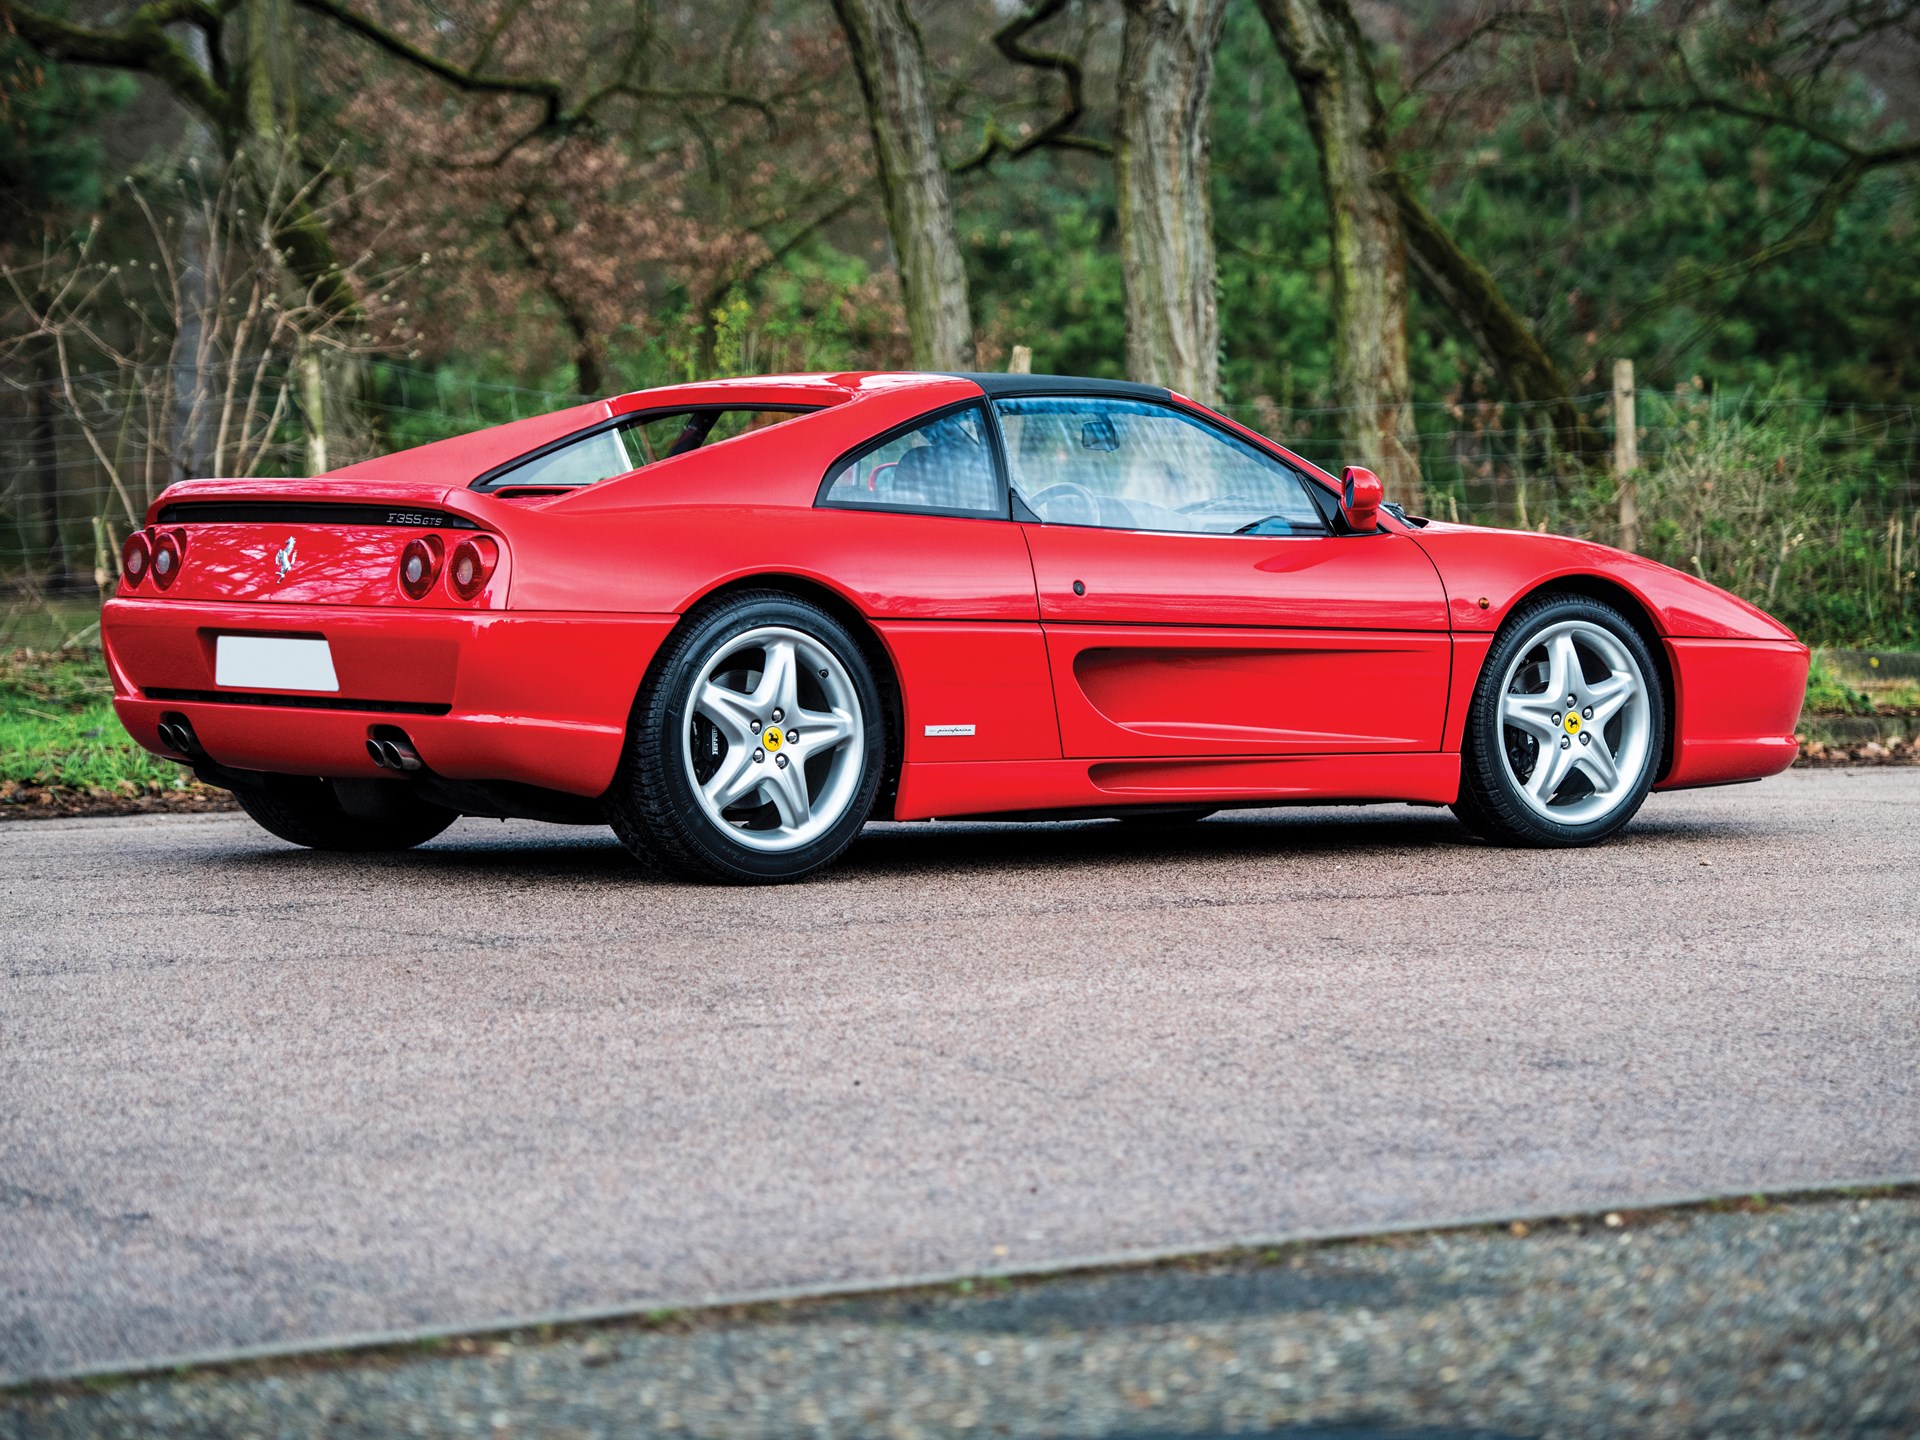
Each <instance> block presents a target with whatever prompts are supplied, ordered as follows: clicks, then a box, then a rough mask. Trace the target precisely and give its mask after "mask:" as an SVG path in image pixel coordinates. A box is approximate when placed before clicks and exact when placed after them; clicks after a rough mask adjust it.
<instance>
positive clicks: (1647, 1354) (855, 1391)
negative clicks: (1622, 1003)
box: [0, 1199, 1920, 1440]
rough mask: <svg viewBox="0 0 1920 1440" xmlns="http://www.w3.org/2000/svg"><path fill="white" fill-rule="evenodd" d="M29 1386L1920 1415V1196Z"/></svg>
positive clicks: (1734, 1415)
mask: <svg viewBox="0 0 1920 1440" xmlns="http://www.w3.org/2000/svg"><path fill="white" fill-rule="evenodd" d="M1609 1218H1611V1219H1612V1220H1614V1221H1618V1222H1619V1223H1618V1224H1617V1226H1616V1225H1609V1224H1608V1223H1606V1221H1605V1220H1601V1221H1598V1222H1595V1221H1591V1220H1590V1221H1588V1222H1586V1223H1584V1224H1574V1225H1553V1226H1549V1227H1545V1228H1543V1229H1542V1230H1540V1231H1538V1232H1536V1233H1534V1234H1532V1235H1530V1236H1528V1237H1526V1238H1518V1237H1515V1236H1512V1235H1508V1234H1504V1233H1499V1232H1493V1233H1489V1232H1486V1231H1477V1232H1468V1233H1453V1234H1440V1235H1427V1236H1419V1237H1409V1238H1407V1239H1404V1240H1400V1241H1394V1242H1387V1243H1375V1244H1357V1245H1344V1246H1332V1247H1308V1248H1301V1249H1297V1250H1291V1251H1283V1252H1279V1253H1276V1254H1272V1255H1268V1256H1247V1257H1240V1258H1236V1259H1231V1260H1224V1261H1221V1260H1215V1261H1200V1262H1192V1263H1188V1264H1185V1265H1181V1266H1167V1267H1161V1268H1157V1269H1150V1270H1143V1271H1128V1272H1120V1273H1111V1274H1103V1275H1095V1276H1085V1277H1073V1278H1067V1279H1058V1280H1052V1281H1046V1282H1041V1283H1036V1284H1022V1285H1016V1286H1009V1287H1006V1288H1005V1289H1001V1290H995V1289H993V1288H991V1287H987V1288H984V1289H976V1290H975V1291H974V1292H973V1293H971V1294H966V1295H962V1294H958V1293H954V1292H952V1291H951V1290H949V1291H947V1292H945V1293H933V1292H921V1293H917V1294H909V1295H904V1296H898V1297H886V1298H878V1299H872V1300H866V1301H859V1302H832V1303H818V1302H817V1303H811V1304H803V1305H795V1306H781V1307H765V1308H764V1309H762V1310H761V1311H760V1312H759V1313H757V1314H740V1313H734V1314H729V1315H724V1316H719V1317H693V1318H691V1319H689V1320H687V1321H684V1322H675V1321H670V1322H666V1323H664V1324H656V1325H651V1326H638V1325H608V1326H599V1327H592V1328H586V1329H581V1330H577V1331H574V1332H570V1333H566V1334H563V1335H561V1336H560V1337H558V1338H548V1339H544V1340H543V1339H541V1338H539V1337H537V1336H534V1335H530V1334H528V1335H519V1336H514V1337H509V1338H504V1339H483V1340H475V1341H466V1342H455V1343H453V1344H450V1345H447V1346H444V1347H441V1348H440V1349H438V1350H437V1351H435V1352H433V1353H424V1352H419V1351H415V1352H412V1353H406V1352H397V1353H389V1354H386V1355H382V1356H375V1357H366V1358H363V1359H360V1360H358V1361H354V1360H348V1361H346V1362H344V1363H339V1364H329V1363H324V1362H322V1363H308V1364H276V1365H265V1366H247V1367H241V1368H238V1369H236V1370H234V1371H231V1372H228V1373H225V1374H210V1375H202V1376H195V1377H190V1378H185V1379H163V1380H146V1381H141V1382H138V1383H133V1384H128V1385H125V1386H121V1387H118V1388H114V1389H110V1390H105V1391H95V1392H91V1393H90V1392H88V1391H85V1390H81V1389H77V1388H74V1389H69V1390H67V1391H66V1392H64V1393H41V1394H35V1395H26V1396H22V1397H19V1398H16V1399H14V1400H13V1401H12V1402H11V1403H8V1402H7V1401H5V1400H0V1437H6V1440H15V1437H18V1440H26V1437H28V1436H35V1437H51V1436H68V1435H72V1436H83V1435H84V1436H91V1435H164V1434H174V1435H188V1434H191V1435H205V1436H229V1435H231V1436H270V1435H279V1436H300V1435H314V1434H321V1433H324V1434H326V1435H329V1436H334V1437H346V1436H389V1435H402V1434H409V1435H473V1434H480V1435H492V1436H512V1435H547V1436H560V1435H566V1436H597V1435H607V1436H613V1435H621V1436H627V1435H631V1436H651V1435H661V1434H683V1435H695V1436H698V1435H715V1436H721V1435H724V1436H740V1437H744V1436H762V1435H764V1436H792V1435H834V1436H864V1435H871V1436H882V1437H890V1440H891V1437H904V1436H913V1435H946V1434H956V1433H962V1434H977V1435H1007V1436H1024V1435H1059V1436H1113V1437H1118V1436H1132V1437H1146V1436H1173V1435H1220V1434H1263V1435H1269V1436H1276V1437H1288V1440H1305V1437H1308V1436H1315V1437H1328V1440H1334V1437H1337V1440H1369V1437H1388V1436H1393V1437H1399V1440H1407V1437H1415V1436H1419V1437H1429V1440H1465V1437H1468V1436H1488V1437H1493V1436H1519V1435H1554V1436H1619V1435H1635V1436H1690V1435H1702V1436H1706V1435H1738V1436H1768V1435H1848V1436H1862V1435H1885V1436H1889V1437H1891V1436H1908V1435H1912V1434H1914V1433H1915V1432H1916V1431H1920V1371H1917V1370H1916V1368H1915V1366H1914V1363H1913V1361H1914V1358H1915V1356H1916V1355H1920V1200H1915V1199H1878V1200H1872V1201H1865V1200H1862V1201H1823V1202H1799V1203H1794V1204H1790V1205H1785V1206H1775V1207H1771V1208H1768V1209H1764V1210H1761V1211H1759V1212H1758V1213H1750V1214H1741V1213H1712V1212H1698V1211H1696V1212H1690V1213H1684V1214H1677V1215H1669V1216H1665V1217H1654V1218H1651V1219H1650V1220H1643V1217H1640V1216H1637V1215H1633V1214H1631V1213H1629V1214H1627V1215H1625V1216H1618V1215H1616V1216H1613V1217H1609Z"/></svg>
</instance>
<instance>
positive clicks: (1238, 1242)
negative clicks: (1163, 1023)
mask: <svg viewBox="0 0 1920 1440" xmlns="http://www.w3.org/2000/svg"><path fill="white" fill-rule="evenodd" d="M1862 1191H1879V1192H1884V1191H1894V1192H1896V1197H1887V1198H1897V1196H1898V1195H1904V1194H1905V1193H1906V1192H1914V1193H1916V1194H1920V1174H1907V1175H1894V1176H1879V1177H1874V1178H1870V1179H1860V1180H1828V1181H1818V1182H1812V1183H1795V1184H1789V1185H1784V1186H1781V1187H1779V1188H1768V1187H1759V1188H1743V1189H1739V1190H1710V1191H1698V1192H1691V1193H1687V1194H1681V1195H1656V1196H1649V1197H1645V1198H1639V1199H1621V1200H1615V1201H1611V1202H1609V1203H1606V1204H1600V1205H1593V1206H1591V1207H1588V1208H1582V1209H1577V1210H1547V1211H1525V1210H1519V1211H1516V1210H1491V1211H1484V1212H1476V1213H1471V1214H1467V1215H1462V1216H1454V1217H1449V1218H1445V1219H1438V1220H1407V1221H1397V1222H1394V1223H1392V1224H1387V1225H1377V1226H1370V1227H1368V1228H1365V1229H1357V1230H1356V1229H1341V1228H1335V1229H1321V1230H1314V1229H1308V1230H1298V1231H1281V1232H1277V1233H1272V1234H1265V1235H1254V1236H1246V1237H1239V1238H1234V1239H1227V1240H1221V1241H1217V1242H1213V1243H1209V1244H1205V1245H1197V1246H1196V1245H1184V1246H1180V1245H1175V1246H1164V1247H1154V1248H1149V1249H1143V1250H1126V1251H1115V1252H1110V1253H1105V1254H1094V1255H1082V1256H1075V1257H1071V1258H1068V1259H1062V1260H1051V1261H1045V1262H1042V1263H1039V1264H1027V1265H1008V1266H994V1267H987V1268H984V1269H978V1270H946V1271H934V1272H929V1273H925V1274H920V1275H908V1276H893V1277H889V1278H886V1279H877V1280H856V1281H847V1282H843V1283H839V1284H819V1285H792V1286H775V1287H772V1288H768V1289H763V1290H742V1291H733V1292H713V1293H709V1294H705V1295H697V1296H691V1297H682V1298H679V1299H673V1298H660V1299H655V1300H649V1301H646V1302H644V1303H642V1302H638V1301H628V1302H625V1303H623V1304H618V1305H606V1306H592V1307H588V1308H585V1309H573V1310H552V1311H537V1312H533V1313H530V1314H525V1315H517V1316H512V1317H508V1318H504V1319H499V1320H486V1321H479V1322H469V1323H467V1324H464V1325H432V1326H422V1327H419V1328H415V1329H402V1330H378V1331H362V1332H359V1333H356V1334H350V1335H336V1336H330V1337H321V1338H315V1339H311V1340H293V1341H284V1342H278V1343H273V1344H266V1345H242V1346H235V1347H233V1348H230V1349H224V1350H202V1351H190V1352H187V1353H184V1354H179V1355H168V1356H160V1357H155V1358H151V1359H145V1360H128V1361H120V1362H116V1363H113V1364H108V1365H89V1366H82V1367H79V1368H77V1369H72V1370H56V1371H49V1372H47V1373H44V1374H40V1375H20V1376H4V1375H0V1403H4V1402H6V1401H7V1400H9V1399H17V1398H22V1397H24V1396H27V1395H31V1394H34V1393H36V1392H39V1391H43V1390H45V1389H47V1388H49V1387H57V1386H61V1385H68V1384H89V1383H91V1384H100V1383H104V1382H116V1383H117V1382H122V1381H133V1380H140V1379H147V1378H152V1377H155V1376H166V1377H168V1378H185V1377H184V1376H183V1374H182V1372H189V1371H220V1370H227V1369H232V1368H236V1367H242V1366H248V1365H254V1364H258V1363H261V1362H268V1361H276V1360H300V1359H308V1360H312V1359H325V1360H328V1361H333V1362H340V1363H347V1362H350V1361H352V1360H353V1359H355V1358H357V1357H364V1358H369V1359H371V1358H375V1357H376V1356H378V1355H379V1354H380V1353H381V1352H385V1351H395V1350H411V1349H414V1348H416V1347H418V1346H421V1345H423V1344H428V1343H431V1342H435V1341H442V1340H453V1339H464V1338H480V1337H486V1336H507V1335H513V1334H518V1333H521V1332H524V1331H528V1330H563V1329H587V1328H592V1327H595V1326H600V1325H609V1324H616V1323H619V1322H623V1321H627V1322H632V1321H641V1322H644V1321H647V1320H649V1319H656V1320H657V1319H659V1318H661V1317H662V1316H666V1315H671V1316H672V1317H673V1318H674V1319H675V1320H685V1319H689V1318H698V1317H699V1316H700V1315H701V1314H703V1313H707V1314H711V1313H713V1312H721V1311H729V1310H741V1309H748V1308H754V1307H762V1306H772V1305H790V1304H795V1303H801V1302H830V1301H836V1300H861V1299H876V1298H879V1297H881V1296H885V1295H895V1294H904V1293H910V1292H913V1291H919V1290H929V1289H945V1288H950V1287H952V1286H955V1285H959V1284H963V1283H979V1282H981V1281H996V1280H998V1281H1009V1282H1012V1281H1023V1280H1025V1281H1034V1280H1049V1279H1059V1278H1062V1277H1065V1276H1069V1275H1080V1274H1091V1273H1100V1272H1117V1271H1129V1270H1145V1269H1151V1268H1153V1267H1155V1266H1159V1265H1166V1264H1171V1263H1177V1262H1190V1261H1196V1260H1206V1259H1209V1258H1218V1259H1223V1260H1224V1259H1229V1258H1232V1257H1236V1256H1241V1255H1245V1254H1247V1253H1249V1252H1254V1253H1257V1252H1260V1251H1267V1250H1281V1249H1288V1248H1293V1249H1298V1248H1301V1247H1313V1248H1323V1247H1330V1246H1335V1245H1346V1244H1355V1243H1365V1242H1367V1241H1371V1240H1387V1239H1395V1238H1402V1237H1405V1236H1409V1235H1428V1234H1446V1233H1451V1232H1456V1231H1463V1230H1480V1229H1486V1228H1488V1227H1496V1226H1497V1227H1507V1226H1511V1225H1514V1224H1523V1225H1527V1226H1529V1227H1532V1226H1539V1225H1549V1224H1552V1223H1554V1222H1556V1221H1559V1222H1572V1221H1586V1220H1595V1219H1600V1218H1601V1217H1604V1216H1606V1215H1609V1214H1613V1213H1615V1212H1624V1213H1629V1214H1636V1213H1645V1212H1648V1211H1672V1210H1681V1211H1693V1210H1701V1209H1705V1208H1708V1207H1711V1206H1713V1205H1716V1204H1721V1203H1725V1202H1728V1201H1741V1200H1760V1201H1763V1202H1765V1203H1767V1204H1792V1203H1797V1202H1817V1201H1823V1200H1832V1199H1838V1198H1844V1197H1851V1196H1855V1195H1858V1194H1859V1193H1860V1192H1862ZM1602 1223H1604V1221H1603V1220H1602Z"/></svg>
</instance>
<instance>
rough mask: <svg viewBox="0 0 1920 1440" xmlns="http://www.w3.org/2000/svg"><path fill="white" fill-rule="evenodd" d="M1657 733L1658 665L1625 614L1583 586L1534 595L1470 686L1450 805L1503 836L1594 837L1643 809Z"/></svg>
mask: <svg viewBox="0 0 1920 1440" xmlns="http://www.w3.org/2000/svg"><path fill="white" fill-rule="evenodd" d="M1665 740H1666V699H1665V696H1664V695H1663V693H1662V691H1661V685H1660V671H1659V668H1658V667H1657V666H1656V665H1655V663H1654V659H1653V654H1652V652H1651V651H1650V650H1648V648H1647V643H1646V641H1645V640H1643V639H1642V638H1641V637H1640V633H1639V631H1637V630H1635V629H1634V627H1633V625H1632V624H1631V623H1630V622H1629V621H1628V620H1627V618H1626V616H1624V615H1622V614H1621V613H1620V612H1619V611H1618V610H1616V609H1615V608H1614V607H1613V606H1611V605H1607V604H1605V603H1603V602H1601V601H1598V600H1592V599H1589V598H1587V597H1585V596H1577V595H1562V596H1548V597H1544V598H1542V599H1540V600H1536V601H1532V602H1530V603H1528V604H1527V605H1525V606H1523V607H1522V608H1521V609H1520V610H1519V611H1518V612H1516V613H1515V614H1514V615H1513V616H1512V617H1510V618H1509V619H1508V621H1507V623H1506V625H1505V626H1503V627H1502V629H1501V631H1500V634H1499V636H1498V637H1497V638H1496V639H1495V641H1494V643H1493V648H1492V650H1491V652H1490V653H1489V654H1488V656H1487V663H1486V668H1485V669H1484V670H1483V671H1482V672H1481V675H1480V681H1479V684H1478V685H1477V686H1475V688H1474V694H1473V703H1472V707H1471V708H1470V709H1469V711H1468V713H1467V732H1466V739H1465V744H1464V746H1463V747H1462V754H1461V757H1460V758H1461V772H1462V773H1461V778H1460V799H1459V800H1458V801H1457V802H1456V803H1455V805H1454V807H1453V809H1454V813H1455V814H1456V815H1458V816H1459V817H1460V819H1461V820H1462V821H1463V822H1464V823H1465V824H1466V825H1467V827H1468V828H1469V829H1471V830H1473V831H1475V832H1476V833H1478V834H1481V835H1484V836H1486V837H1487V838H1488V839H1491V840H1497V841H1501V842H1503V843H1506V844H1514V845H1542V846H1546V845H1590V844H1592V843H1594V842H1595V841H1598V840H1604V839H1605V838H1606V837H1607V836H1609V835H1611V834H1613V833H1614V832H1615V831H1616V830H1618V829H1619V828H1620V827H1621V826H1623V825H1625V824H1626V823H1627V822H1628V821H1629V820H1631V819H1632V818H1633V817H1634V814H1635V813H1636V812H1637V811H1638V810H1639V809H1640V806H1641V804H1642V802H1644V801H1645V800H1646V798H1647V792H1648V791H1649V790H1651V789H1652V788H1653V781H1654V775H1655V773H1656V771H1657V770H1658V768H1659V765H1660V757H1661V754H1662V750H1663V747H1664V745H1665Z"/></svg>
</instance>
